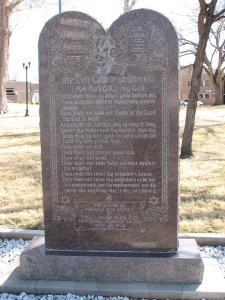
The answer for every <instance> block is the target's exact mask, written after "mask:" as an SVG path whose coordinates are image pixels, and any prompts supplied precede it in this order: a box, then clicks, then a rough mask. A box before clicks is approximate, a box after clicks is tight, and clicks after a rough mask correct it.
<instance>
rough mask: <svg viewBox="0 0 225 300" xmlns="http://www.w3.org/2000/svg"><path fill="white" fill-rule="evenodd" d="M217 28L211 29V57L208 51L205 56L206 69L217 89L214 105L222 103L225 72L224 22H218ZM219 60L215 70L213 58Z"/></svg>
mask: <svg viewBox="0 0 225 300" xmlns="http://www.w3.org/2000/svg"><path fill="white" fill-rule="evenodd" d="M216 25H217V26H216V28H215V29H214V28H212V29H211V37H210V38H209V42H210V45H211V46H212V47H213V48H214V50H213V52H212V55H211V58H210V60H209V58H208V56H207V53H205V57H204V65H203V66H204V69H205V71H206V72H207V73H208V75H209V77H210V80H211V82H212V85H213V88H214V90H215V103H214V105H222V103H223V100H222V90H223V74H224V69H225V66H224V62H225V52H224V46H225V39H222V38H221V35H222V33H223V31H224V22H219V24H216ZM214 58H215V60H217V67H216V69H214V70H213V67H212V63H213V60H214Z"/></svg>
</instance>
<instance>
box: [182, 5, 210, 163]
mask: <svg viewBox="0 0 225 300" xmlns="http://www.w3.org/2000/svg"><path fill="white" fill-rule="evenodd" d="M214 2H215V1H214ZM199 3H201V6H200V13H199V18H198V33H199V41H198V47H197V53H196V57H195V62H194V66H193V73H192V78H191V89H190V93H189V103H188V106H187V113H186V120H185V128H184V133H183V140H182V145H181V154H180V158H189V157H191V156H193V152H192V138H193V132H194V126H195V114H196V108H197V101H198V93H199V89H200V83H201V76H202V69H203V61H204V55H205V49H206V45H207V42H208V39H209V33H210V29H211V26H212V23H213V21H212V19H211V17H210V12H209V11H208V10H207V6H206V4H205V2H204V1H200V0H199ZM214 5H215V4H214ZM213 12H214V9H213Z"/></svg>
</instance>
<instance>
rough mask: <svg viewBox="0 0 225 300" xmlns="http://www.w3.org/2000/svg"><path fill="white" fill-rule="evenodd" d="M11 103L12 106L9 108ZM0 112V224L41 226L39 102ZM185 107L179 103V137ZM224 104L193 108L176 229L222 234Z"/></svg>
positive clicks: (224, 209) (224, 210)
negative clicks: (192, 129)
mask: <svg viewBox="0 0 225 300" xmlns="http://www.w3.org/2000/svg"><path fill="white" fill-rule="evenodd" d="M13 107H14V106H13ZM14 111H15V116H14V117H13V116H10V115H9V116H4V117H3V116H0V136H1V144H0V151H1V152H0V180H1V185H0V204H1V206H0V226H1V227H5V228H25V229H28V228H33V229H41V228H43V210H42V189H41V158H40V138H39V118H38V106H30V110H29V111H30V117H24V114H25V105H17V106H15V108H14ZM185 114H186V107H181V111H180V125H181V133H180V136H181V137H182V132H183V127H184V120H185ZM224 144H225V107H224V106H223V107H222V106H221V107H198V109H197V115H196V125H195V132H194V139H193V150H194V154H195V156H194V157H192V158H191V159H186V160H181V163H180V165H181V167H180V169H181V175H180V190H181V204H180V231H181V232H218V233H225V222H224V220H225V184H224V182H225V181H224V178H225V151H224Z"/></svg>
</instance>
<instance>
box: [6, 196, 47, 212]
mask: <svg viewBox="0 0 225 300" xmlns="http://www.w3.org/2000/svg"><path fill="white" fill-rule="evenodd" d="M19 200H20V199H18V201H19ZM37 209H43V205H42V203H41V204H38V205H30V206H29V205H27V206H19V207H14V208H12V207H11V208H5V209H4V208H0V213H1V214H10V213H15V212H17V213H19V212H21V211H26V210H37Z"/></svg>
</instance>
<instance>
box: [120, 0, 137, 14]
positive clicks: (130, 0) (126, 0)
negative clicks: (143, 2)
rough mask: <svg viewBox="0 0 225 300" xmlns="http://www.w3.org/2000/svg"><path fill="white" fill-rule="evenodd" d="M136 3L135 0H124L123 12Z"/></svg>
mask: <svg viewBox="0 0 225 300" xmlns="http://www.w3.org/2000/svg"><path fill="white" fill-rule="evenodd" d="M136 3H137V0H124V5H123V9H124V12H127V11H130V10H131V9H132V8H133V7H134V5H135V4H136Z"/></svg>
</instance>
